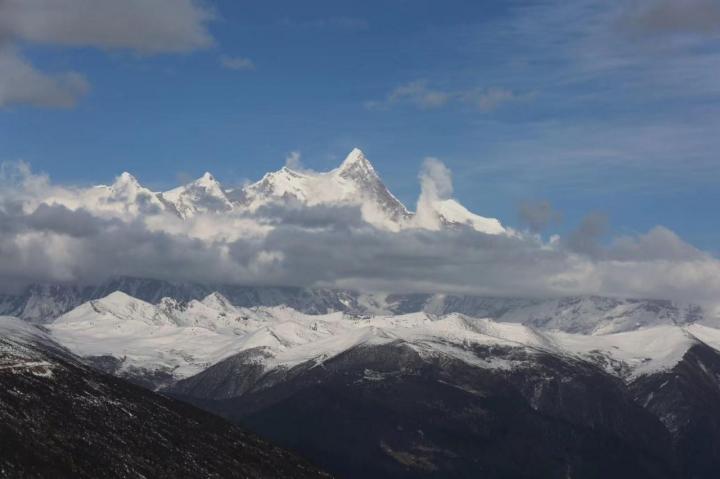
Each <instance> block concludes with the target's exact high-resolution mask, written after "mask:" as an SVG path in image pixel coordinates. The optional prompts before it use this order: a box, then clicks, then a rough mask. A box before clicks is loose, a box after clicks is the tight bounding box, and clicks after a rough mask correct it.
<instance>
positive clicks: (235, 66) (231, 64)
mask: <svg viewBox="0 0 720 479" xmlns="http://www.w3.org/2000/svg"><path fill="white" fill-rule="evenodd" d="M220 65H222V66H223V68H227V69H228V70H235V71H254V70H255V62H253V61H252V60H251V59H249V58H246V57H232V56H227V55H222V56H221V57H220Z"/></svg>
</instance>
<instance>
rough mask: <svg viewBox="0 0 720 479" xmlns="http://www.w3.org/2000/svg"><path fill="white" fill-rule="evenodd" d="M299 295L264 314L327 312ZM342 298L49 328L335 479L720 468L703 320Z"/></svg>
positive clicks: (646, 311)
mask: <svg viewBox="0 0 720 479" xmlns="http://www.w3.org/2000/svg"><path fill="white" fill-rule="evenodd" d="M125 284H132V281H130V280H128V279H126V280H125ZM151 284H153V283H152V282H149V283H148V282H146V283H144V285H145V286H149V285H151ZM140 289H142V288H140ZM153 290H154V291H156V292H161V291H169V290H170V289H169V288H167V285H164V287H160V285H156V287H155V288H154V289H153V288H149V287H148V288H147V291H153ZM260 291H261V289H258V290H256V291H254V292H255V293H256V294H257V296H255V298H256V299H257V298H258V297H260V296H261V293H260ZM289 291H290V292H292V293H293V294H288V295H286V296H284V297H283V296H273V294H272V293H269V297H272V298H273V299H274V300H278V301H280V300H282V299H283V298H284V299H287V298H299V297H301V296H302V294H306V295H309V296H306V297H312V298H324V299H327V298H328V297H330V296H323V295H322V294H318V295H316V296H312V295H310V292H308V291H301V290H297V291H295V290H289ZM273 293H278V291H273ZM324 293H325V294H328V295H329V294H330V292H329V291H325V292H324ZM335 293H336V296H334V301H335V300H336V301H337V302H338V303H339V304H343V303H342V301H341V300H344V299H347V300H349V301H347V302H346V304H347V306H346V307H345V308H344V309H343V308H340V309H336V310H332V311H331V310H330V309H328V310H327V311H324V312H318V311H316V310H314V311H312V312H302V311H299V310H297V309H294V308H292V307H289V306H287V305H285V304H281V305H277V304H274V305H262V304H259V303H255V304H247V305H238V304H234V303H233V301H232V300H231V299H229V298H228V297H226V296H224V295H223V294H222V293H220V292H217V291H215V292H212V293H209V294H207V295H206V296H204V297H202V298H200V299H194V298H193V299H187V298H185V299H183V298H172V297H163V298H160V299H159V300H156V301H154V302H148V301H143V300H140V299H138V298H134V297H132V296H130V295H128V294H126V293H123V292H120V291H116V292H113V293H111V294H109V295H107V296H105V297H103V298H99V299H93V300H90V301H87V302H84V303H82V304H80V305H79V306H77V307H75V308H73V309H71V310H70V311H68V312H66V313H64V314H61V315H59V316H58V317H55V318H44V320H43V321H42V323H43V325H42V326H41V328H42V329H43V330H44V331H46V333H42V334H44V335H46V337H47V338H49V340H51V341H52V342H53V343H54V344H58V345H59V346H58V347H62V348H67V350H68V351H69V352H70V353H71V354H73V355H76V356H77V357H78V358H82V359H81V361H82V362H84V363H85V364H87V365H90V366H91V367H92V368H94V369H96V370H99V371H101V372H104V373H108V374H112V375H115V376H118V377H120V378H123V379H126V380H129V381H130V382H134V383H136V384H139V385H142V386H144V387H146V388H149V389H152V390H154V391H158V392H161V393H162V394H164V395H170V396H172V397H174V398H177V399H180V400H182V401H186V402H191V403H193V404H195V405H196V406H199V407H201V408H204V409H206V410H208V411H211V412H214V413H216V414H219V415H222V416H224V417H226V418H227V419H229V420H231V421H234V422H236V423H238V424H242V425H245V426H247V427H250V428H251V429H252V430H253V431H255V432H257V433H260V434H261V435H262V436H264V437H267V438H269V439H271V440H273V441H274V442H276V443H278V444H280V445H282V446H285V447H288V448H291V449H294V450H296V451H299V452H300V453H302V454H303V455H305V456H306V457H308V458H310V459H311V460H312V461H314V462H315V463H317V464H319V465H320V466H321V467H323V468H325V469H327V470H329V471H330V472H331V473H335V474H338V475H339V476H340V477H351V478H352V477H368V475H371V476H373V477H447V475H452V476H454V477H476V476H477V474H480V473H482V474H484V476H485V477H568V476H569V477H608V476H612V477H633V478H637V477H653V478H654V477H668V478H670V477H675V478H680V477H708V478H709V477H713V474H714V472H713V471H715V470H717V467H718V466H720V456H719V455H718V454H717V449H716V448H715V447H714V446H713V444H715V442H714V441H717V440H718V439H720V422H718V421H717V418H718V417H720V416H718V415H717V414H716V409H717V406H716V404H720V402H718V401H720V352H719V350H720V329H718V324H716V320H715V319H714V318H709V317H706V316H705V315H703V314H702V310H701V309H699V308H697V307H693V306H691V305H680V304H675V303H672V302H666V301H651V300H619V299H610V298H600V297H576V298H565V299H560V300H530V299H527V300H521V299H503V298H470V297H468V298H460V297H447V296H442V295H428V296H422V295H416V296H407V297H396V298H389V297H388V296H383V297H382V298H379V297H375V298H368V297H363V295H361V294H359V293H355V294H351V293H350V292H335ZM344 295H346V296H344ZM241 297H244V298H248V296H241ZM338 303H333V302H332V301H330V302H328V303H325V304H326V306H327V305H329V304H338ZM305 304H313V303H312V301H311V302H309V303H305ZM319 304H322V302H316V303H314V304H313V307H316V306H318V305H319ZM358 305H363V308H362V311H360V312H358V311H355V310H354V308H355V307H357V306H358ZM410 305H413V306H412V309H416V311H414V312H401V311H400V309H402V308H410V307H411V306H410ZM383 307H384V308H386V310H385V311H381V310H382V308H383ZM460 307H463V308H465V309H466V311H467V310H469V309H470V308H473V310H474V311H475V313H476V314H474V315H469V314H465V313H460V312H450V310H452V309H459V308H460ZM372 308H376V309H375V312H372V311H370V309H372ZM393 308H395V311H394V312H392V311H388V310H390V309H393ZM488 316H493V317H492V318H490V317H488ZM25 324H27V323H25ZM26 327H27V328H36V327H34V326H30V325H28V326H26ZM79 361H80V360H79ZM699 445H703V446H702V447H700V446H699ZM529 464H532V467H531V466H530V465H529Z"/></svg>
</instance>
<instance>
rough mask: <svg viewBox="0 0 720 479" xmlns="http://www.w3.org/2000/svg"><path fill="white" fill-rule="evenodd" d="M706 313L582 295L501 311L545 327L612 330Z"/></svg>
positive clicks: (672, 321) (685, 319)
mask: <svg viewBox="0 0 720 479" xmlns="http://www.w3.org/2000/svg"><path fill="white" fill-rule="evenodd" d="M702 317H703V312H702V310H701V309H700V308H699V307H698V306H694V305H690V304H681V303H674V302H671V301H660V300H635V299H616V298H604V297H597V296H578V297H570V298H562V299H555V300H547V301H541V302H536V303H535V304H529V305H526V306H524V307H519V308H512V309H510V310H509V311H507V312H505V313H503V314H502V315H500V316H499V317H498V320H499V321H503V322H513V323H522V324H526V325H530V326H534V327H538V328H542V329H544V330H558V331H565V332H568V333H580V334H609V333H618V332H623V331H634V330H636V329H640V328H645V327H653V326H661V325H683V324H689V323H694V322H696V321H699V320H700V319H702Z"/></svg>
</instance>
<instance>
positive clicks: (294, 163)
mask: <svg viewBox="0 0 720 479" xmlns="http://www.w3.org/2000/svg"><path fill="white" fill-rule="evenodd" d="M285 166H286V167H287V168H290V169H291V170H295V171H302V170H303V169H304V167H303V164H302V161H301V155H300V152H299V151H291V152H290V153H288V155H287V156H286V157H285Z"/></svg>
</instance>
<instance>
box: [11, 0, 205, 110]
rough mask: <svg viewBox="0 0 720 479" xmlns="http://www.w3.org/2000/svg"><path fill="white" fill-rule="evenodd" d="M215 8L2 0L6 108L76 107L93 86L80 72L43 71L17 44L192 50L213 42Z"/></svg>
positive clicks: (154, 0)
mask: <svg viewBox="0 0 720 479" xmlns="http://www.w3.org/2000/svg"><path fill="white" fill-rule="evenodd" d="M213 17H214V14H213V13H212V11H211V10H209V9H208V8H207V7H205V6H204V5H203V4H201V3H199V2H197V1H193V0H125V1H122V2H120V1H116V0H4V1H1V2H0V42H2V43H4V46H3V47H2V51H0V108H2V107H5V106H9V105H20V104H29V105H33V106H39V107H66V108H67V107H71V106H73V105H74V104H75V103H76V101H77V99H78V98H79V97H80V96H82V95H83V94H84V93H85V92H87V90H88V82H87V81H86V80H85V78H84V77H83V76H82V75H81V74H79V73H76V72H63V73H55V74H49V73H43V72H41V71H40V70H38V69H37V68H35V67H34V66H33V65H31V64H30V63H29V62H28V61H27V60H25V59H23V58H22V57H21V56H20V55H19V54H18V53H17V49H16V47H14V45H17V44H20V43H33V44H43V45H59V46H63V47H91V48H100V49H120V50H131V51H135V52H138V53H141V54H157V53H181V52H189V51H193V50H197V49H201V48H207V47H210V46H212V45H213V38H212V36H211V35H210V33H209V32H208V31H207V27H206V25H207V22H209V21H210V20H211V19H212V18H213Z"/></svg>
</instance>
